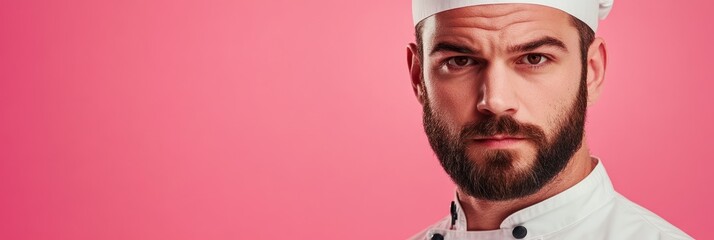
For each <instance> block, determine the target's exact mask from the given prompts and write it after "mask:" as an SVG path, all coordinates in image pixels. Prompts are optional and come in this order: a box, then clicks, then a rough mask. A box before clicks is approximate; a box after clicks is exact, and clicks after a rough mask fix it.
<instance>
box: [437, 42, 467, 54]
mask: <svg viewBox="0 0 714 240" xmlns="http://www.w3.org/2000/svg"><path fill="white" fill-rule="evenodd" d="M437 52H457V53H463V54H477V53H478V52H479V51H477V50H474V49H472V48H470V47H467V46H464V45H459V44H454V43H447V42H440V43H437V44H436V46H434V49H432V50H431V52H430V53H429V56H431V55H434V54H435V53H437Z"/></svg>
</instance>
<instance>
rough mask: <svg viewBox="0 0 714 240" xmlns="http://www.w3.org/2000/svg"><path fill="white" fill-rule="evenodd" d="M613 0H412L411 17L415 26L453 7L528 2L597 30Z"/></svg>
mask: <svg viewBox="0 0 714 240" xmlns="http://www.w3.org/2000/svg"><path fill="white" fill-rule="evenodd" d="M613 1H614V0H412V17H413V18H414V25H415V26H416V25H417V24H418V23H419V22H420V21H421V20H424V19H425V18H427V17H429V16H431V15H434V14H437V13H440V12H443V11H446V10H451V9H455V8H461V7H468V6H476V5H486V4H499V3H530V4H538V5H543V6H547V7H552V8H556V9H560V10H562V11H564V12H566V13H568V14H570V15H572V16H574V17H576V18H578V19H580V21H583V22H584V23H586V24H587V25H588V26H590V28H592V29H593V31H595V30H597V23H598V19H605V17H607V14H608V13H610V9H612V2H613Z"/></svg>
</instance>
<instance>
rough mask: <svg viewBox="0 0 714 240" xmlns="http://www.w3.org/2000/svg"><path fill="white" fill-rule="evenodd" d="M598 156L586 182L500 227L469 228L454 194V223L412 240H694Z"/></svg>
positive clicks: (440, 225) (439, 224)
mask: <svg viewBox="0 0 714 240" xmlns="http://www.w3.org/2000/svg"><path fill="white" fill-rule="evenodd" d="M595 159H597V158H595ZM597 160H598V161H597V162H598V163H597V165H596V166H595V168H594V169H593V171H592V172H590V174H589V175H588V176H587V177H585V178H584V179H583V180H582V181H580V182H579V183H577V184H575V185H574V186H572V187H570V188H569V189H567V190H565V191H563V192H561V193H559V194H557V195H555V196H553V197H550V198H548V199H546V200H543V201H542V202H539V203H536V204H535V205H532V206H529V207H527V208H524V209H521V210H519V211H517V212H515V213H513V214H511V215H510V216H508V217H507V218H506V219H505V220H503V222H501V226H500V228H499V229H497V230H489V231H467V230H466V226H467V225H466V220H467V219H466V215H465V214H464V211H463V209H462V208H461V205H460V204H459V201H458V199H457V198H456V197H454V201H453V203H452V205H454V206H455V211H454V212H453V213H454V214H455V215H456V216H455V218H456V219H455V221H453V222H454V224H453V226H452V215H449V216H447V217H445V218H443V219H442V220H441V221H439V222H437V223H436V224H434V225H432V226H431V227H429V228H427V229H425V230H424V231H422V232H421V233H419V234H417V235H415V236H414V237H412V238H411V239H478V240H503V239H530V240H536V239H537V240H545V239H567V240H569V239H572V240H586V239H628V240H629V239H636V240H640V239H642V240H649V239H692V237H690V236H689V235H687V234H686V233H684V232H682V231H681V230H679V229H678V228H677V227H675V226H673V225H672V224H670V223H668V222H667V221H665V220H664V219H662V218H660V217H659V216H657V215H656V214H654V213H652V212H650V211H648V210H647V209H645V208H643V207H641V206H639V205H637V204H635V203H633V202H632V201H630V200H628V199H627V198H625V197H623V196H622V195H620V194H619V193H617V192H615V189H614V188H613V187H612V183H611V182H610V178H609V177H608V176H607V172H605V167H603V166H602V163H600V160H599V159H597ZM476 221H478V220H476ZM517 227H518V229H516V228H517ZM523 235H525V236H523ZM519 237H520V238H519Z"/></svg>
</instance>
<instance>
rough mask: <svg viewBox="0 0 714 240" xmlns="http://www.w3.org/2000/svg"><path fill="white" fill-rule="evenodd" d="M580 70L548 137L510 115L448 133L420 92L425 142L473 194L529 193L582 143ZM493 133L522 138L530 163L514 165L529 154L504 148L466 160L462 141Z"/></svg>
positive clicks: (584, 95)
mask: <svg viewBox="0 0 714 240" xmlns="http://www.w3.org/2000/svg"><path fill="white" fill-rule="evenodd" d="M583 70H584V71H583V72H582V77H581V81H580V86H579V88H578V93H577V95H576V98H575V100H574V101H573V104H572V105H571V106H570V109H568V110H567V112H566V113H564V114H563V115H561V116H559V118H558V120H557V121H556V123H557V124H558V125H557V126H556V127H555V131H554V135H553V137H552V138H551V140H550V141H548V138H547V137H546V134H545V132H544V131H543V130H542V129H541V128H540V127H538V126H536V125H533V124H527V123H520V122H518V121H517V120H515V119H514V118H513V117H511V116H510V115H502V116H495V115H488V116H485V117H484V118H482V119H479V120H478V121H477V122H473V123H469V124H466V125H465V126H463V127H462V128H461V129H460V131H459V132H458V133H457V134H450V133H449V131H448V127H447V126H448V125H447V124H446V123H445V122H444V121H443V120H441V119H440V118H438V115H437V114H435V113H434V112H433V111H432V109H431V106H430V105H429V100H428V97H427V96H425V99H424V101H423V102H424V107H423V108H424V114H423V123H424V130H425V132H426V134H427V137H428V139H429V144H430V145H431V148H432V149H433V150H434V152H435V153H436V156H437V158H438V159H439V162H440V163H441V166H442V167H443V168H444V170H445V171H446V173H447V174H448V175H449V176H450V177H451V179H452V181H454V183H455V184H456V185H457V186H458V187H459V189H461V191H463V192H464V193H466V194H468V195H470V196H472V197H475V198H479V199H485V200H492V201H502V200H510V199H517V198H522V197H525V196H528V195H531V194H534V193H536V192H537V191H538V190H540V189H541V188H543V186H545V185H546V184H547V183H549V182H550V181H551V180H553V178H554V177H555V176H556V175H557V174H558V173H560V172H561V171H562V170H563V169H564V168H565V166H566V165H567V164H568V162H569V161H570V158H572V156H573V155H574V154H575V152H576V151H577V150H578V149H579V148H580V146H581V144H582V139H583V134H584V127H585V113H586V108H587V86H586V84H585V78H586V74H587V73H586V72H585V71H587V70H586V69H583ZM423 83H424V82H423V80H422V84H423ZM496 134H504V135H519V136H523V137H525V140H527V141H529V142H531V143H532V144H533V145H534V146H535V149H536V152H535V156H534V158H535V159H534V160H533V161H532V164H530V165H528V166H526V167H519V168H516V167H515V166H514V162H515V161H516V158H518V157H521V158H527V157H529V156H518V155H517V154H516V152H514V151H513V150H504V149H496V150H483V151H481V152H478V153H477V154H476V156H477V157H480V158H482V160H481V161H475V160H473V159H470V156H469V154H468V150H469V148H468V147H467V145H466V144H465V143H466V142H468V141H469V139H472V138H474V137H479V136H480V137H487V136H493V135H496ZM521 160H525V159H521Z"/></svg>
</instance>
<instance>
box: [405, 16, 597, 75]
mask: <svg viewBox="0 0 714 240" xmlns="http://www.w3.org/2000/svg"><path fill="white" fill-rule="evenodd" d="M570 23H571V24H572V25H573V27H575V29H577V30H578V34H579V35H580V60H581V61H582V64H583V72H585V71H587V67H586V63H587V58H588V48H589V47H590V44H592V43H593V40H595V31H593V30H592V29H591V28H590V26H588V25H587V24H585V23H584V22H583V21H580V19H578V18H576V17H573V16H570ZM423 25H424V21H421V22H419V23H418V24H417V25H416V27H414V32H415V35H416V45H417V54H419V62H420V63H422V64H423V63H424V61H423V60H424V50H423V45H422V37H421V32H422V29H423V28H424V26H423Z"/></svg>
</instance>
